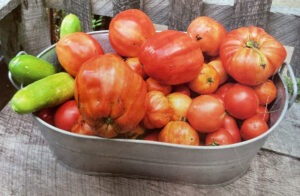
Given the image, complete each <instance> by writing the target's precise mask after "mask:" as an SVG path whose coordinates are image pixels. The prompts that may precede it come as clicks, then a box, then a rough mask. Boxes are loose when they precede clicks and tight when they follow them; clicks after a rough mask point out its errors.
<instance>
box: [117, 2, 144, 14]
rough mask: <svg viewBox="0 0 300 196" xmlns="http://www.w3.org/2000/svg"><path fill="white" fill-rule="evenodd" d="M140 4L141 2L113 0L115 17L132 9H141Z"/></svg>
mask: <svg viewBox="0 0 300 196" xmlns="http://www.w3.org/2000/svg"><path fill="white" fill-rule="evenodd" d="M140 3H141V2H140V0H112V4H113V15H116V14H118V13H119V12H121V11H123V10H126V9H130V8H135V9H140Z"/></svg>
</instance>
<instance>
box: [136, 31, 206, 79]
mask: <svg viewBox="0 0 300 196" xmlns="http://www.w3.org/2000/svg"><path fill="white" fill-rule="evenodd" d="M139 59H140V62H141V63H142V65H143V66H144V70H145V72H146V74H147V75H148V76H150V77H152V78H153V79H155V80H157V81H158V82H161V83H164V84H169V85H176V84H181V83H185V82H189V81H191V80H192V79H194V78H195V77H196V76H197V75H198V73H199V71H200V69H201V67H202V64H203V61H204V58H203V55H202V51H201V50H200V49H199V47H198V45H197V42H196V41H194V40H192V39H191V38H190V37H189V36H188V35H187V34H186V33H184V32H179V31H175V30H165V31H162V32H158V33H156V34H155V35H154V36H152V37H150V38H149V39H147V41H146V42H145V43H144V44H143V45H142V47H141V52H140V54H139Z"/></svg>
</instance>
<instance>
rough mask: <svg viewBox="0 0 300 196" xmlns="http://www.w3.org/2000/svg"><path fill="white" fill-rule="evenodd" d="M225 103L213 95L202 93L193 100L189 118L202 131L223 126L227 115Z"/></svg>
mask: <svg viewBox="0 0 300 196" xmlns="http://www.w3.org/2000/svg"><path fill="white" fill-rule="evenodd" d="M225 114H226V113H225V108H224V105H223V103H222V102H221V101H220V100H219V99H218V98H215V97H213V96H211V95H200V96H198V97H196V98H194V99H193V100H192V103H191V105H190V107H189V109H188V112H187V120H188V122H189V123H190V124H191V126H192V127H193V128H194V129H196V130H197V131H199V132H200V133H209V132H213V131H216V130H217V129H219V128H221V126H222V123H223V119H224V116H225Z"/></svg>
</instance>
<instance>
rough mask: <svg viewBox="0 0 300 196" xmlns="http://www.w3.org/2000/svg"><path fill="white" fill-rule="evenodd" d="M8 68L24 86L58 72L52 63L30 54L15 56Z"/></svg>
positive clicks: (14, 77)
mask: <svg viewBox="0 0 300 196" xmlns="http://www.w3.org/2000/svg"><path fill="white" fill-rule="evenodd" d="M8 69H9V71H10V73H11V75H12V77H13V79H14V80H15V81H16V82H18V83H19V84H20V85H23V86H25V85H27V84H30V83H32V82H34V81H36V80H39V79H42V78H44V77H46V76H49V75H52V74H55V73H56V68H55V67H54V66H53V65H52V64H51V63H49V62H48V61H45V60H43V59H40V58H38V57H35V56H32V55H29V54H23V55H19V56H15V57H14V58H13V59H11V61H10V62H9V64H8Z"/></svg>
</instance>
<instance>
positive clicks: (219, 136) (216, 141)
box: [205, 128, 234, 146]
mask: <svg viewBox="0 0 300 196" xmlns="http://www.w3.org/2000/svg"><path fill="white" fill-rule="evenodd" d="M233 143H234V141H233V138H232V135H231V134H230V133H229V132H228V131H227V130H226V129H224V128H220V129H218V130H216V131H214V132H212V133H209V134H207V135H206V138H205V145H207V146H222V145H228V144H233Z"/></svg>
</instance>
